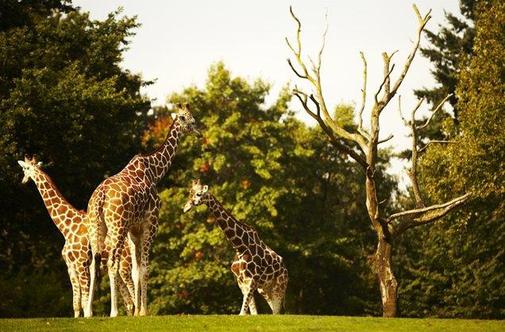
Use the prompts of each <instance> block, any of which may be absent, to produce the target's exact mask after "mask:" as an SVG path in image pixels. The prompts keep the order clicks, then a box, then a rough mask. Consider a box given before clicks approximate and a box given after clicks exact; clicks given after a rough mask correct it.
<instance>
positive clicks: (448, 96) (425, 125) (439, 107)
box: [416, 93, 453, 130]
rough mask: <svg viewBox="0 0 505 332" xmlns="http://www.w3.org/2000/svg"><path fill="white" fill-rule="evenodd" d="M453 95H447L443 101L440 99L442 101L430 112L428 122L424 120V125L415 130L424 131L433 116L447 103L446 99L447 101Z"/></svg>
mask: <svg viewBox="0 0 505 332" xmlns="http://www.w3.org/2000/svg"><path fill="white" fill-rule="evenodd" d="M452 95H453V94H452V93H451V94H448V95H447V96H446V97H445V98H444V99H442V101H441V102H440V103H439V104H438V105H437V107H435V109H434V110H433V111H432V112H431V116H430V117H429V118H428V120H426V122H425V123H424V124H422V125H421V126H418V127H417V128H416V129H418V130H421V129H424V128H426V127H427V126H428V124H429V123H430V121H431V119H433V117H434V116H435V114H436V113H437V112H438V111H439V110H440V109H442V106H443V105H444V104H445V102H446V101H447V99H449V98H450V97H451V96H452Z"/></svg>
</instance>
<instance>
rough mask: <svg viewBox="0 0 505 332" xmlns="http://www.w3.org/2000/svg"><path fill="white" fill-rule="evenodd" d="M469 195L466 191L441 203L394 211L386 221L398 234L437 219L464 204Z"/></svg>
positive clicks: (396, 234) (395, 233)
mask: <svg viewBox="0 0 505 332" xmlns="http://www.w3.org/2000/svg"><path fill="white" fill-rule="evenodd" d="M470 196H471V194H470V193H466V194H464V195H462V196H459V197H457V198H455V199H453V200H451V201H449V202H446V203H443V204H438V205H432V206H429V207H425V208H420V209H413V210H408V211H403V212H399V213H395V214H393V215H391V216H389V218H388V219H387V223H388V224H390V225H391V226H392V227H393V230H394V235H395V236H398V235H400V234H401V233H403V232H405V231H406V230H407V229H409V228H412V227H416V226H420V225H426V224H429V223H432V222H435V221H437V220H439V219H440V218H442V217H444V216H445V215H447V214H448V213H449V212H451V211H452V210H454V209H455V208H457V207H459V206H461V205H462V204H464V203H465V202H466V201H467V200H468V199H469V198H470Z"/></svg>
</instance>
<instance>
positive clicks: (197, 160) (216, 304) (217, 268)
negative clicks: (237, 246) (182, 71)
mask: <svg viewBox="0 0 505 332" xmlns="http://www.w3.org/2000/svg"><path fill="white" fill-rule="evenodd" d="M268 92H269V85H268V84H266V83H264V82H262V81H260V80H258V81H255V82H254V83H252V84H250V83H248V82H246V81H245V80H244V79H242V78H240V77H232V76H231V74H230V72H229V71H228V70H226V69H225V68H224V66H223V64H221V63H218V64H216V65H214V66H212V67H211V69H210V71H209V76H208V80H207V83H206V85H205V87H204V88H203V89H199V88H196V87H190V88H187V89H185V90H184V91H183V92H182V93H177V94H173V95H172V96H171V97H170V101H171V102H172V103H177V102H188V103H189V104H190V107H191V109H192V112H193V113H194V115H195V118H196V119H197V121H199V122H200V123H201V127H202V129H203V133H204V138H203V140H201V142H199V141H198V139H196V138H194V137H187V138H185V139H184V140H183V142H182V143H181V145H180V149H179V150H178V153H177V156H176V159H175V162H174V164H173V166H172V168H171V171H170V174H169V176H168V177H167V179H166V181H165V183H164V185H163V186H162V187H164V188H165V189H163V191H162V194H161V197H162V209H161V217H160V228H159V233H158V235H157V238H156V240H155V243H154V248H153V255H152V257H153V263H152V264H153V265H152V266H153V268H152V272H151V279H150V280H151V289H152V292H151V294H152V301H151V308H152V310H153V312H155V313H158V314H168V313H172V314H173V313H235V312H238V309H239V308H240V303H241V299H242V295H241V293H240V290H239V288H238V287H237V285H236V283H235V280H234V278H233V274H232V273H231V271H230V264H231V262H232V259H233V256H234V252H233V249H232V248H231V247H230V246H229V244H228V243H227V242H226V240H225V237H224V235H223V234H222V232H221V230H220V229H219V228H218V227H217V226H216V225H214V224H213V218H212V217H211V216H210V215H209V214H208V213H207V212H206V208H205V207H201V208H199V209H197V210H196V212H191V213H188V214H187V215H183V214H182V207H183V204H184V203H185V201H186V199H187V195H188V186H189V185H190V183H191V180H192V179H193V178H197V177H198V178H201V179H202V182H204V183H206V184H208V185H209V186H210V190H211V191H212V193H213V194H214V195H216V196H217V197H218V198H219V199H220V200H222V202H223V203H224V205H225V206H226V207H228V208H229V209H230V210H231V212H232V213H233V214H234V215H235V216H236V217H237V218H238V219H239V220H242V221H244V222H246V223H248V224H250V225H252V226H253V227H255V228H256V229H257V230H258V232H259V234H260V236H261V237H262V238H263V239H264V240H265V242H266V243H267V244H268V245H269V246H271V247H272V248H274V250H276V252H277V253H279V254H280V255H281V256H283V257H284V259H285V262H286V265H287V267H288V270H289V276H290V281H289V285H288V295H287V303H286V305H287V310H288V311H289V312H298V313H314V314H316V313H324V314H337V313H339V314H365V313H371V312H375V311H374V310H376V309H377V308H376V307H375V306H374V301H370V300H369V299H370V294H374V291H373V289H372V290H370V287H369V285H370V282H369V281H370V278H372V276H371V275H370V273H369V272H368V271H367V269H366V268H365V264H364V262H363V261H362V259H361V257H362V256H363V253H364V252H368V250H369V249H370V248H369V245H370V243H369V242H367V239H366V238H363V237H361V236H359V237H358V236H356V234H357V233H360V234H361V233H362V232H366V233H367V234H369V235H370V236H372V234H371V232H370V230H369V229H368V228H367V227H366V225H363V224H361V223H359V222H358V220H359V219H362V218H365V217H366V215H365V213H364V211H365V210H364V206H362V205H363V197H362V196H363V188H362V186H361V185H360V184H359V182H358V180H357V179H358V178H359V169H358V168H357V167H356V165H355V163H354V162H351V161H350V160H348V159H345V158H342V157H341V156H337V155H334V154H331V153H328V154H327V153H326V152H327V150H328V144H327V143H326V142H325V140H324V139H322V134H321V132H320V131H319V130H316V129H311V128H307V127H306V126H305V125H304V124H302V123H300V122H299V121H297V120H295V119H294V117H293V114H291V113H290V112H289V111H288V108H287V103H288V101H289V99H290V96H289V94H288V92H287V90H283V91H282V92H281V94H280V95H279V97H278V99H277V100H276V101H275V102H274V103H273V105H271V106H269V107H267V106H265V98H266V96H267V94H268ZM163 114H165V116H164V115H163ZM158 121H161V123H166V122H167V120H166V109H165V110H161V114H160V116H159V118H158ZM162 127H165V129H166V128H168V125H165V126H160V125H158V124H156V123H155V124H153V125H152V126H151V127H150V130H149V132H148V133H147V136H146V142H148V144H155V143H156V141H158V142H159V141H160V140H162V139H163V136H164V135H160V134H159V131H160V128H162ZM360 227H361V228H362V229H359V228H360ZM258 302H259V306H260V312H268V309H266V308H267V307H266V303H263V301H258Z"/></svg>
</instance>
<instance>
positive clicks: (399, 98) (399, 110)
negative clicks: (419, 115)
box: [398, 95, 409, 126]
mask: <svg viewBox="0 0 505 332" xmlns="http://www.w3.org/2000/svg"><path fill="white" fill-rule="evenodd" d="M398 113H400V118H401V119H402V121H403V123H404V124H405V125H406V126H408V125H409V122H408V121H407V119H405V117H404V116H403V113H402V96H401V95H399V96H398Z"/></svg>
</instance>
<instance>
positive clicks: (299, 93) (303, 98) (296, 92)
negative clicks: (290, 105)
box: [293, 90, 319, 121]
mask: <svg viewBox="0 0 505 332" xmlns="http://www.w3.org/2000/svg"><path fill="white" fill-rule="evenodd" d="M293 94H294V95H295V97H296V98H298V100H299V101H300V103H301V104H302V106H303V108H304V109H305V112H307V113H308V114H309V115H310V116H311V117H312V118H313V119H314V120H316V121H319V119H318V118H319V117H318V116H317V114H316V113H314V112H313V111H312V110H311V109H310V107H309V105H308V103H307V95H306V94H305V93H304V92H302V91H299V90H293Z"/></svg>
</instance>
